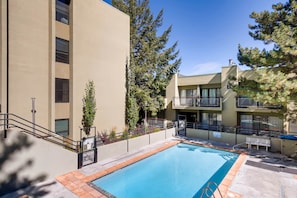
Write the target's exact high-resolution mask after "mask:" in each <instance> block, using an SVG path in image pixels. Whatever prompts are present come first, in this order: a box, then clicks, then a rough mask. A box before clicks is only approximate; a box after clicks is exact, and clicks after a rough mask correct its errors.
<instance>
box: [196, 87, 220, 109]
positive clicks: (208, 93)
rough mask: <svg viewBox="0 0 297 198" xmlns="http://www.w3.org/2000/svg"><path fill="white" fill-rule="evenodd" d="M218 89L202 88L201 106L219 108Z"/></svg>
mask: <svg viewBox="0 0 297 198" xmlns="http://www.w3.org/2000/svg"><path fill="white" fill-rule="evenodd" d="M220 95H221V89H220V88H210V89H206V88H202V89H201V106H219V105H220V98H219V97H220Z"/></svg>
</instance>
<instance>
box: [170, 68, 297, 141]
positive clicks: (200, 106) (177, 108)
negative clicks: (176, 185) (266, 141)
mask: <svg viewBox="0 0 297 198" xmlns="http://www.w3.org/2000/svg"><path fill="white" fill-rule="evenodd" d="M229 76H236V77H239V76H245V77H247V78H252V77H253V71H251V70H246V71H241V70H240V69H239V67H238V66H236V65H233V64H230V65H229V66H226V67H222V71H221V72H220V73H215V74H205V75H195V76H181V75H178V74H176V75H175V76H174V77H173V78H172V80H171V82H170V84H169V85H168V87H167V89H166V98H167V109H166V118H167V119H169V120H186V123H187V127H189V128H199V129H205V130H212V131H226V132H235V131H236V132H237V133H242V134H258V135H265V134H269V135H272V136H273V135H275V136H277V135H279V134H280V133H291V134H294V133H295V134H296V131H297V127H296V124H295V123H288V122H286V121H285V120H283V119H282V118H280V117H279V114H278V110H279V108H280V107H279V106H268V105H264V104H263V103H261V101H253V100H252V99H249V98H247V97H245V96H239V95H237V94H236V93H235V92H233V91H232V89H230V87H229V86H228V78H229Z"/></svg>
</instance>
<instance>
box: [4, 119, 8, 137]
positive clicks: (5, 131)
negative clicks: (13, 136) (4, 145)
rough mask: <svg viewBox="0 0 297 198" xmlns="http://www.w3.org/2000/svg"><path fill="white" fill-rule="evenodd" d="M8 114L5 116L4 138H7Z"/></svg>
mask: <svg viewBox="0 0 297 198" xmlns="http://www.w3.org/2000/svg"><path fill="white" fill-rule="evenodd" d="M7 129H8V114H6V113H5V114H4V138H7Z"/></svg>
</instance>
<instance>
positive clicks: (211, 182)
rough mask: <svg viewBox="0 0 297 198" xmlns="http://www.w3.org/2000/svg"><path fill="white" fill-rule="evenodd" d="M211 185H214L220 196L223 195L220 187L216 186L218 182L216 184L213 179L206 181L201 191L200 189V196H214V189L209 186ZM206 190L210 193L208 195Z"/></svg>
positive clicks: (201, 197)
mask: <svg viewBox="0 0 297 198" xmlns="http://www.w3.org/2000/svg"><path fill="white" fill-rule="evenodd" d="M211 185H214V186H215V190H218V192H219V195H220V197H221V198H222V197H223V195H222V193H221V191H220V189H219V186H218V184H217V183H216V182H214V181H209V182H208V183H207V185H206V186H205V187H204V188H203V191H202V194H201V196H200V198H203V195H206V196H207V197H211V196H213V197H214V198H215V196H214V192H215V191H214V190H213V189H212V188H211V187H210V186H211ZM208 192H210V193H211V194H210V195H209V194H208Z"/></svg>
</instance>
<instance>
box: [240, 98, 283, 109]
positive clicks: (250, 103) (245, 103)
mask: <svg viewBox="0 0 297 198" xmlns="http://www.w3.org/2000/svg"><path fill="white" fill-rule="evenodd" d="M236 107H237V108H249V107H251V108H256V109H281V106H280V105H267V104H263V103H262V102H257V101H254V100H252V99H250V98H246V97H236Z"/></svg>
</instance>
